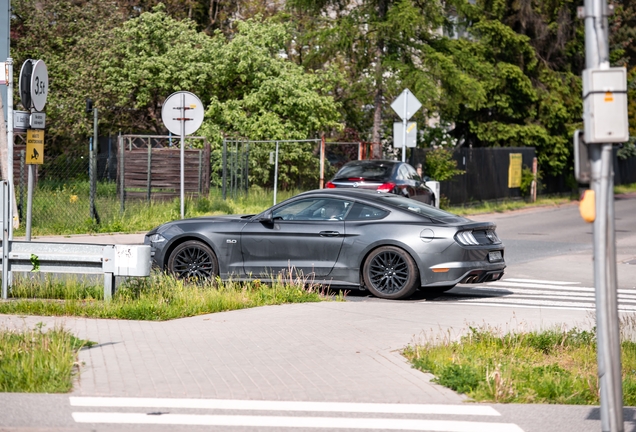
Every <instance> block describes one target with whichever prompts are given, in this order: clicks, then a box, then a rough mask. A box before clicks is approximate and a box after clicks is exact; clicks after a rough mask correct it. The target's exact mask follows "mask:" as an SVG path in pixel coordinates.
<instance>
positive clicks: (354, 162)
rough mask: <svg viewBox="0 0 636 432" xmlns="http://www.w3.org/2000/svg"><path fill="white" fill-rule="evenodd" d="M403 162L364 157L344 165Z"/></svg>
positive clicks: (395, 163) (396, 163) (394, 163)
mask: <svg viewBox="0 0 636 432" xmlns="http://www.w3.org/2000/svg"><path fill="white" fill-rule="evenodd" d="M401 163H403V162H400V161H395V160H380V159H364V160H356V161H351V162H347V163H346V164H344V165H343V167H345V166H351V165H398V164H401Z"/></svg>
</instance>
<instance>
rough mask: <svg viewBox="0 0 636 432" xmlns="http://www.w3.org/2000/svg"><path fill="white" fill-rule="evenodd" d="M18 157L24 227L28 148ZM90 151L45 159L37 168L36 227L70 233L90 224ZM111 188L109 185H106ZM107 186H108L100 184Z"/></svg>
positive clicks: (16, 173) (17, 189)
mask: <svg viewBox="0 0 636 432" xmlns="http://www.w3.org/2000/svg"><path fill="white" fill-rule="evenodd" d="M18 150H19V152H18V154H17V155H16V156H17V157H15V156H14V158H15V159H17V160H16V162H17V163H18V166H19V168H18V169H15V168H14V189H15V194H16V200H17V203H18V214H19V218H20V224H21V226H24V223H25V220H26V210H27V193H28V191H27V187H28V165H26V164H25V151H24V149H18ZM88 169H89V164H88V152H86V154H84V155H82V154H79V155H74V156H68V155H60V156H57V157H55V158H50V157H49V158H45V159H44V164H42V165H36V168H35V169H34V172H35V175H34V182H33V184H34V187H33V203H32V213H31V226H32V227H47V229H50V230H51V231H57V232H68V231H69V230H71V229H72V228H74V227H77V226H83V225H86V224H90V223H91V222H90V207H89V201H90V196H89V191H90V184H89V176H88ZM106 187H107V186H106ZM100 189H102V190H103V189H104V187H103V186H102V187H100Z"/></svg>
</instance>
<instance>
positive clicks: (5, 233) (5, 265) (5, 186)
mask: <svg viewBox="0 0 636 432" xmlns="http://www.w3.org/2000/svg"><path fill="white" fill-rule="evenodd" d="M2 120H3V119H0V121H2ZM10 190H11V189H10V188H9V183H8V182H4V181H3V182H2V192H1V193H0V199H1V200H2V203H0V207H2V298H3V299H5V300H6V299H7V297H8V296H9V250H10V249H11V244H10V243H11V242H10V241H9V227H10V226H11V223H12V221H10V220H9V215H10V214H11V212H10V211H9V208H11V196H10V193H9V191H10Z"/></svg>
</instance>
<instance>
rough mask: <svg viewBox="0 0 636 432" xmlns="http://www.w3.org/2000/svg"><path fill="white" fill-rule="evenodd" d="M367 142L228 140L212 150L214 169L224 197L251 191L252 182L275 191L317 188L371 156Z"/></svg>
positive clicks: (234, 196) (236, 195)
mask: <svg viewBox="0 0 636 432" xmlns="http://www.w3.org/2000/svg"><path fill="white" fill-rule="evenodd" d="M369 144H370V143H364V142H328V141H325V140H321V139H307V140H271V141H248V140H224V141H223V147H222V151H221V152H220V154H219V152H214V151H213V152H212V155H213V160H212V168H213V171H216V172H220V180H221V181H220V187H221V189H222V195H223V198H227V197H229V198H234V199H235V198H237V197H238V196H239V195H244V194H247V193H248V191H249V188H250V186H251V185H257V186H260V187H263V188H265V189H273V190H274V201H276V192H277V191H278V190H294V189H297V190H309V189H317V188H320V187H322V186H323V185H324V183H325V182H326V181H327V180H329V179H331V178H332V177H333V176H334V174H335V173H336V172H337V171H338V169H340V168H341V167H342V165H344V164H345V163H347V162H349V161H352V160H358V159H364V158H366V157H367V156H368V155H369Z"/></svg>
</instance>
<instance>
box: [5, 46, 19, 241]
mask: <svg viewBox="0 0 636 432" xmlns="http://www.w3.org/2000/svg"><path fill="white" fill-rule="evenodd" d="M7 66H8V69H9V76H8V78H9V80H8V82H7V180H8V181H9V189H10V190H12V191H13V59H12V58H10V57H9V58H8V59H7ZM12 196H13V194H12ZM9 216H11V223H10V224H9V240H13V216H14V215H13V202H11V204H10V206H9ZM15 216H16V217H17V215H15Z"/></svg>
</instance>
